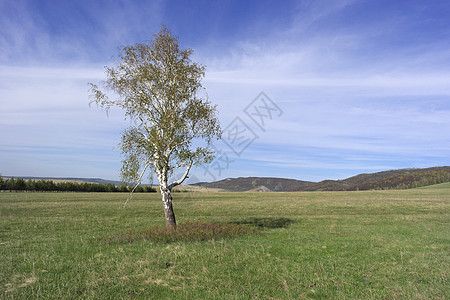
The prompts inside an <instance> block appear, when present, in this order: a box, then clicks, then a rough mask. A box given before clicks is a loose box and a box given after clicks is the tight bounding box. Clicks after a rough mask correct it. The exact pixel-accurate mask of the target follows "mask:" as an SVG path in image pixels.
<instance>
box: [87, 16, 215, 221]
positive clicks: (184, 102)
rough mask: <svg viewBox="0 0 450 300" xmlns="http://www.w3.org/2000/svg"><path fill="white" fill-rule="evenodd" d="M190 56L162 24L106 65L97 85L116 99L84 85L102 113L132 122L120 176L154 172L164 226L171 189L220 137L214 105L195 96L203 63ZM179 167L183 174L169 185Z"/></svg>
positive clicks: (130, 178)
mask: <svg viewBox="0 0 450 300" xmlns="http://www.w3.org/2000/svg"><path fill="white" fill-rule="evenodd" d="M192 54H193V50H192V49H181V48H180V46H179V44H178V38H177V37H176V36H173V35H172V34H171V32H170V31H169V30H168V29H167V27H165V26H164V25H163V26H162V28H161V30H160V31H159V32H158V33H157V34H155V35H154V36H153V40H152V41H149V42H147V43H144V44H141V43H137V44H135V45H133V46H124V47H121V49H120V54H119V57H118V62H117V63H116V65H115V66H114V67H106V71H105V74H106V80H105V81H104V82H102V85H103V87H104V88H105V89H106V91H109V92H113V93H114V94H116V96H117V97H116V98H115V99H112V98H110V97H108V96H107V95H106V94H105V93H104V92H102V91H101V90H100V89H99V87H98V86H97V85H95V84H92V83H89V85H90V96H91V103H96V104H97V106H99V107H101V108H104V109H105V110H106V111H108V109H109V108H111V107H120V108H122V109H124V110H125V117H126V118H127V119H129V120H131V124H132V126H130V127H129V128H127V129H125V130H124V131H123V134H122V141H121V143H120V144H119V145H120V148H121V150H122V157H123V160H122V163H123V165H122V169H121V176H122V179H123V180H124V181H126V182H135V183H136V186H137V185H139V183H140V181H141V179H142V176H143V175H144V173H145V172H146V170H147V169H151V171H152V172H156V175H157V178H158V181H159V188H160V190H161V196H162V202H163V205H164V213H165V217H166V227H168V228H171V227H175V226H176V221H175V214H174V211H173V208H172V196H171V191H172V189H173V188H174V187H175V186H177V185H179V184H181V183H183V181H184V180H185V179H186V178H187V177H188V174H189V171H190V169H191V167H192V166H194V165H200V164H204V163H209V162H211V160H212V159H213V152H212V151H211V150H210V148H209V145H210V143H211V141H212V140H213V139H214V138H220V135H221V129H220V126H219V121H218V119H217V116H216V115H217V110H216V106H215V105H212V104H211V103H210V102H209V101H208V99H207V97H205V96H203V97H202V96H201V95H200V92H201V91H202V90H203V89H204V88H203V87H202V84H201V80H202V79H203V77H204V76H205V66H203V65H201V64H198V63H195V62H193V61H192V60H191V55H192ZM179 168H183V170H184V174H183V175H182V176H181V177H180V178H179V179H177V180H175V181H173V182H171V183H169V181H168V180H169V178H170V177H171V176H172V175H173V174H174V171H175V170H177V169H179Z"/></svg>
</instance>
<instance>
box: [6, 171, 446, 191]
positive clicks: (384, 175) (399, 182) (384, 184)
mask: <svg viewBox="0 0 450 300" xmlns="http://www.w3.org/2000/svg"><path fill="white" fill-rule="evenodd" d="M3 177H4V178H10V177H11V176H3ZM18 177H20V176H18ZM20 178H23V179H25V180H28V179H32V180H52V181H54V182H62V181H75V182H88V183H101V184H114V185H116V186H120V185H121V182H120V181H114V180H105V179H101V178H76V177H20ZM444 182H450V166H444V167H433V168H425V169H399V170H390V171H382V172H376V173H367V174H366V173H363V174H359V175H356V176H352V177H349V178H346V179H342V180H323V181H320V182H311V181H303V180H296V179H287V178H275V177H239V178H227V179H223V180H219V181H214V182H199V183H195V184H191V185H187V186H183V188H181V187H179V189H180V190H187V191H189V190H191V191H192V190H195V191H208V190H209V191H228V192H250V191H251V192H287V191H357V190H373V189H378V190H383V189H407V188H416V187H423V186H429V185H433V184H440V183H444Z"/></svg>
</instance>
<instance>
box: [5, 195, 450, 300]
mask: <svg viewBox="0 0 450 300" xmlns="http://www.w3.org/2000/svg"><path fill="white" fill-rule="evenodd" d="M125 197H126V196H124V195H122V194H104V193H99V194H83V193H0V254H1V255H0V298H2V299H27V298H42V299H61V298H64V299H71V298H91V299H92V298H96V299H123V298H125V299H127V298H142V299H180V298H181V299H349V298H351V299H447V298H449V297H450V290H449V282H448V280H449V270H450V260H449V250H450V230H449V228H450V224H449V223H450V211H449V207H450V192H449V189H445V188H444V189H412V190H402V191H365V192H303V193H179V194H178V193H177V194H174V198H175V199H174V209H175V213H176V216H177V220H178V222H179V223H180V224H181V225H182V224H185V223H188V222H208V223H213V222H214V223H232V224H247V225H252V224H254V225H255V226H258V228H260V230H259V231H258V233H256V234H253V235H246V236H239V237H235V238H223V239H215V240H214V239H213V240H207V241H191V242H190V241H180V242H171V243H161V242H154V241H151V240H137V241H134V242H132V243H109V242H106V241H105V239H108V238H109V237H112V236H118V235H121V234H123V233H127V232H130V231H133V232H144V231H146V230H148V229H149V228H150V227H154V226H164V216H163V212H162V203H161V200H160V198H159V196H158V195H157V194H137V195H135V197H134V198H133V200H131V201H130V202H129V204H128V206H127V208H125V209H122V208H121V207H122V205H123V202H124V200H125V199H124V198H125ZM280 218H285V219H280ZM273 220H289V221H286V222H284V223H283V226H275V225H274V226H272V225H270V226H269V225H267V226H266V225H264V224H272V223H273V224H277V222H273ZM261 224H263V225H261Z"/></svg>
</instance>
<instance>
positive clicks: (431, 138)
mask: <svg viewBox="0 0 450 300" xmlns="http://www.w3.org/2000/svg"><path fill="white" fill-rule="evenodd" d="M161 24H165V25H167V27H168V28H169V29H170V30H171V31H172V32H173V33H174V34H175V35H177V36H179V38H180V43H181V44H182V46H183V47H189V48H193V49H194V50H195V54H194V60H195V61H197V62H200V63H202V64H205V65H206V66H207V74H206V78H205V80H204V82H203V83H204V87H205V88H206V89H207V92H208V95H209V98H210V100H211V101H212V102H213V103H215V104H217V105H218V109H219V112H220V115H219V118H220V121H221V125H222V128H224V129H227V130H228V133H227V132H224V140H225V142H224V140H222V141H218V142H217V143H215V145H214V146H215V147H216V149H217V150H218V153H219V155H218V157H217V159H216V161H214V162H213V163H212V164H211V165H209V166H206V167H205V168H197V169H195V170H193V172H192V175H191V181H195V180H205V181H211V180H217V179H223V178H226V177H239V176H243V177H246V176H270V177H284V178H296V179H302V180H312V181H319V180H323V179H343V178H346V177H349V176H352V175H356V174H359V173H362V172H376V171H381V170H386V169H398V168H410V167H416V168H420V167H431V166H442V165H450V155H449V153H450V2H448V1H414V0H408V1H383V0H376V1H375V0H374V1H356V0H355V1H352V0H346V1H340V0H336V1H320V0H315V1H282V2H281V1H130V0H126V1H120V0H115V1H95V0H89V1H45V0H39V1H23V0H15V1H0V104H1V105H0V128H1V131H0V173H1V174H3V175H13V176H58V177H101V178H105V179H119V172H118V171H119V169H120V160H121V157H120V151H119V150H117V148H116V147H117V144H118V142H119V140H120V134H121V130H122V129H124V128H125V127H126V126H128V124H129V122H128V121H125V120H124V118H123V112H121V111H120V110H112V111H111V112H110V114H109V116H106V114H105V113H104V112H103V111H101V110H100V109H97V108H96V107H89V99H88V86H87V82H99V81H101V80H102V79H104V66H110V65H112V64H113V57H114V56H116V55H117V53H118V47H119V46H120V45H129V44H134V43H136V42H143V41H146V40H149V39H151V38H152V34H153V33H156V32H157V31H159V29H160V26H161ZM261 92H264V93H265V96H264V97H266V96H267V97H268V99H266V98H265V100H261V97H259V95H260V93H261ZM261 101H266V102H261ZM262 103H266V104H268V106H267V107H269V108H270V107H272V108H273V110H271V111H270V112H271V113H272V114H271V115H269V114H267V113H268V112H269V111H267V110H265V112H266V114H265V116H266V117H263V119H258V118H257V117H256V116H255V115H252V110H253V109H255V107H256V108H257V107H260V110H263V111H264V107H263V106H261V104H262ZM267 107H266V108H267ZM252 116H253V119H252ZM255 120H256V121H255ZM258 120H259V121H261V120H263V121H264V126H259V125H261V124H259V125H258V122H259V121H258ZM236 126H241V128H244V127H242V126H245V128H247V137H243V139H241V141H245V140H246V139H247V140H248V141H249V142H248V143H243V144H241V145H238V144H236V140H234V142H235V144H234V146H233V141H232V140H231V139H232V138H233V137H232V136H231V135H230V130H231V129H233V128H237V127H236ZM226 139H228V144H227V143H226V141H227V140H226ZM230 144H231V148H233V147H234V148H236V147H240V148H239V149H238V150H237V149H234V150H235V151H233V149H230ZM236 150H237V151H236ZM180 172H181V170H180Z"/></svg>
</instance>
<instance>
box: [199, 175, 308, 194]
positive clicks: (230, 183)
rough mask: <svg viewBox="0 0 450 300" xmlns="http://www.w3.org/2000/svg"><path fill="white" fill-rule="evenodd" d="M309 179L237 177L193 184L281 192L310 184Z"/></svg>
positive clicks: (241, 190) (235, 190)
mask: <svg viewBox="0 0 450 300" xmlns="http://www.w3.org/2000/svg"><path fill="white" fill-rule="evenodd" d="M312 183H313V182H310V181H302V180H296V179H286V178H272V177H239V178H227V179H223V180H220V181H214V182H199V183H195V184H193V185H196V186H203V187H207V188H219V189H223V190H225V191H233V192H246V191H250V190H253V189H262V190H265V191H272V192H283V191H291V190H296V189H301V188H304V187H307V186H308V185H310V184H312Z"/></svg>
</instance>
